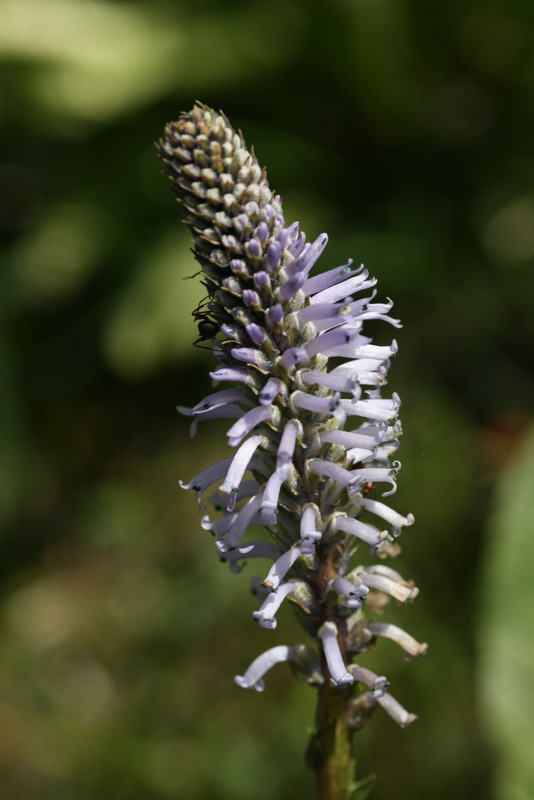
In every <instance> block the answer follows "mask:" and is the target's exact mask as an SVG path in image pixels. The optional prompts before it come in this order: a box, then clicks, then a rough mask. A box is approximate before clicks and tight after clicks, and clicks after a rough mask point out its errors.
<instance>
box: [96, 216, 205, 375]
mask: <svg viewBox="0 0 534 800" xmlns="http://www.w3.org/2000/svg"><path fill="white" fill-rule="evenodd" d="M195 263H196V262H195V261H194V260H193V258H192V256H191V253H190V250H189V240H188V236H187V234H186V233H185V230H184V231H183V233H182V231H179V232H178V233H176V234H171V235H170V236H168V237H166V238H165V239H163V240H162V241H161V242H159V243H158V244H157V245H155V247H154V248H153V250H152V252H151V253H150V256H149V258H148V259H147V260H146V262H144V263H143V264H142V265H141V266H140V268H139V270H138V272H137V275H135V276H134V277H133V278H132V280H131V282H130V283H129V284H128V287H127V289H126V290H125V292H124V295H123V296H122V297H121V298H120V300H119V302H118V304H117V306H116V308H115V309H114V311H113V313H112V315H111V317H110V319H109V322H108V325H107V328H106V330H105V332H104V341H103V346H104V352H105V354H106V356H107V359H108V360H109V362H110V364H111V365H112V366H113V367H114V369H115V370H116V371H117V372H119V373H121V374H123V375H127V376H141V375H146V374H147V373H149V372H151V371H152V370H153V369H154V368H156V367H157V366H158V365H159V364H161V363H162V362H165V361H170V360H172V359H174V358H176V356H180V355H183V353H184V352H185V351H188V352H192V347H191V343H192V342H193V341H195V339H197V338H198V330H197V326H196V324H195V321H194V319H193V317H192V314H191V312H192V311H193V309H194V308H195V307H196V306H197V305H198V303H199V302H200V301H201V300H202V298H203V297H205V295H206V290H205V289H204V287H203V286H202V284H201V282H200V277H195V278H191V279H190V280H188V278H190V277H191V276H192V275H193V274H194V272H195Z"/></svg>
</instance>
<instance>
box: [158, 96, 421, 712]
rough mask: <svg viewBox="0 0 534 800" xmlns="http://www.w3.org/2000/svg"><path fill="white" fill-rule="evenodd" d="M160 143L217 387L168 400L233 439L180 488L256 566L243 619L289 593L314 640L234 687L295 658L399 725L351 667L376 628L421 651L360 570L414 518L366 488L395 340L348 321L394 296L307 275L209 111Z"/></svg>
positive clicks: (267, 657) (375, 476)
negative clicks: (360, 694) (374, 612)
mask: <svg viewBox="0 0 534 800" xmlns="http://www.w3.org/2000/svg"><path fill="white" fill-rule="evenodd" d="M158 149H159V155H160V157H161V159H162V160H163V164H164V167H165V170H166V172H167V175H168V177H169V178H170V182H171V186H172V189H173V191H174V194H175V195H176V198H177V200H178V203H179V205H180V209H181V211H182V214H183V216H184V218H185V222H186V223H187V224H188V226H189V228H190V230H191V232H192V234H193V240H194V255H195V257H196V259H197V261H198V262H199V264H200V267H201V272H202V281H203V284H204V286H205V288H206V291H207V294H208V299H207V300H206V302H205V305H204V308H203V310H202V311H197V312H196V318H197V320H199V332H200V334H201V338H202V339H204V340H205V341H209V342H210V346H211V349H212V352H213V355H214V357H215V359H216V362H217V365H216V367H215V369H213V371H212V372H210V376H211V378H212V379H213V381H214V384H215V386H216V387H217V385H219V384H222V385H223V387H224V386H226V388H222V389H216V391H214V392H213V393H212V394H210V395H208V396H207V397H206V398H204V399H203V400H201V401H200V402H198V403H197V404H196V405H195V406H194V407H193V408H190V409H189V408H182V407H180V408H179V410H180V411H181V412H182V413H184V414H187V415H189V416H191V417H192V420H193V424H194V425H196V424H197V423H198V422H200V421H203V420H206V419H214V418H219V419H220V418H228V419H231V420H232V423H231V426H230V427H229V428H228V431H227V436H228V442H229V445H230V447H231V448H234V449H235V450H234V455H233V456H229V457H228V458H225V459H223V460H222V461H219V462H218V463H217V464H215V465H214V466H212V467H210V468H208V469H206V470H204V472H202V473H201V474H200V475H197V476H196V477H194V478H193V479H192V480H191V481H190V482H189V483H187V484H181V485H182V486H183V488H186V489H192V490H193V491H194V492H195V493H196V495H197V498H198V501H199V503H200V504H201V505H202V506H203V507H204V509H205V508H206V507H205V503H206V493H207V490H208V489H209V488H210V487H211V491H212V494H211V495H210V497H209V498H208V499H207V502H208V506H209V508H210V509H211V510H209V513H208V514H206V515H205V516H204V517H203V518H202V527H203V528H204V529H206V530H209V531H210V532H211V533H212V534H213V535H214V536H215V539H216V541H215V549H216V552H217V554H218V556H219V558H221V560H223V561H227V562H228V564H229V566H230V568H231V569H233V571H239V570H240V569H241V568H242V565H240V562H243V563H244V562H245V561H246V560H247V559H250V558H254V559H256V558H259V559H268V560H269V561H270V562H272V563H271V566H270V567H269V566H266V567H265V571H264V578H263V588H262V593H261V599H262V602H261V605H260V607H259V609H258V610H257V611H255V612H254V614H253V617H254V619H255V620H256V621H257V622H258V623H259V624H260V625H261V626H262V627H265V628H268V629H269V628H274V627H275V626H276V616H275V615H276V614H280V613H281V614H283V613H284V612H283V609H284V608H285V607H286V606H287V604H288V603H291V605H293V606H294V607H295V608H296V609H297V613H298V614H299V617H300V619H301V620H302V622H303V625H304V627H305V629H306V630H307V631H308V632H309V633H311V634H312V636H313V637H314V638H315V641H316V646H317V650H318V657H313V655H311V656H310V652H311V651H309V648H307V647H304V646H303V645H293V646H290V647H282V646H279V647H274V648H271V649H269V650H267V651H266V653H264V654H263V655H262V656H259V657H258V658H257V659H256V660H255V661H254V662H253V663H252V664H251V666H250V667H249V668H248V669H247V670H246V672H245V674H244V676H241V677H238V678H236V681H237V683H238V684H239V685H240V686H243V687H253V688H255V689H258V690H261V689H263V675H264V674H265V673H266V672H267V671H268V670H269V669H270V668H271V667H272V666H274V665H275V664H277V663H279V662H282V661H288V662H290V663H293V664H294V663H295V662H298V666H299V670H297V672H298V674H299V676H300V677H301V678H304V680H307V681H308V682H310V683H312V684H314V685H318V686H319V685H323V686H327V687H330V686H335V687H337V688H336V689H335V691H337V692H341V693H343V692H345V693H348V694H350V693H353V694H354V692H357V691H359V690H360V689H361V691H363V690H364V688H365V691H368V690H369V688H371V690H372V692H374V694H373V698H374V700H376V702H377V703H378V704H379V705H382V706H383V707H384V708H385V709H386V711H388V713H389V714H390V715H391V716H392V717H393V719H395V720H396V721H397V722H398V723H399V724H400V725H402V726H405V725H407V724H409V723H410V722H411V721H412V720H413V719H415V717H414V716H413V715H410V714H408V713H407V712H405V711H404V709H402V707H401V706H400V705H399V704H398V703H397V701H395V700H394V699H393V698H392V697H391V695H389V694H387V693H385V692H384V689H385V686H386V685H387V680H386V678H385V677H384V676H379V677H377V676H375V675H374V674H373V673H371V672H370V671H369V670H366V669H365V668H364V667H360V666H359V664H358V665H355V664H352V663H351V658H352V657H353V656H355V655H357V654H358V653H360V652H363V651H365V650H368V649H369V647H370V646H372V645H373V644H374V643H376V641H377V638H380V637H386V638H391V639H394V640H395V641H397V642H398V643H399V644H400V645H401V647H403V648H404V650H405V651H406V653H407V654H408V656H409V657H414V656H416V655H419V654H421V653H422V652H423V651H424V649H425V646H420V645H418V644H417V643H416V642H415V640H414V639H412V637H410V636H409V634H406V633H404V632H403V631H400V629H398V628H396V627H395V626H392V625H388V624H387V623H379V624H377V623H373V622H372V620H369V619H366V618H365V617H366V615H365V614H364V610H365V609H366V608H375V607H378V606H380V608H381V607H382V606H383V605H384V603H386V602H387V601H388V600H389V599H390V598H393V599H394V600H396V601H397V602H398V603H400V604H403V603H405V602H406V601H408V600H412V599H413V598H414V597H415V596H416V594H417V589H416V588H415V586H414V585H413V583H411V582H407V581H405V580H404V579H403V578H402V577H401V576H400V575H399V573H397V572H395V571H394V570H392V569H389V568H388V567H385V566H383V565H380V564H373V563H372V562H373V558H374V557H375V556H376V557H378V558H379V559H380V560H382V559H384V558H386V557H387V556H389V555H395V554H396V553H397V552H398V549H399V548H398V545H397V544H396V543H395V544H394V540H396V538H397V537H398V536H399V534H400V533H401V531H402V530H403V529H404V528H405V527H408V526H410V525H412V523H413V521H414V518H413V516H412V515H411V514H408V515H405V516H403V515H401V514H399V513H398V512H397V511H394V510H393V509H391V508H390V507H389V506H388V505H386V504H385V503H384V502H382V501H381V500H379V499H375V498H376V495H377V494H378V495H379V496H380V495H381V496H382V497H387V496H388V495H391V494H393V493H394V492H395V490H396V486H397V484H396V480H397V475H398V472H399V469H400V463H399V462H398V461H393V462H392V463H391V462H390V456H391V455H393V454H394V453H395V451H396V449H397V447H398V443H399V442H398V438H399V436H400V434H401V428H400V423H399V420H398V413H399V409H400V398H399V397H398V395H397V394H395V393H393V394H392V395H391V396H386V397H382V387H383V386H384V385H385V383H386V376H387V372H388V369H389V366H390V361H391V359H392V358H393V356H394V355H395V354H396V352H397V343H396V341H395V339H392V340H391V341H390V342H389V344H388V343H386V344H378V345H375V344H373V343H372V341H371V339H370V338H369V337H368V336H367V335H366V334H365V332H364V329H365V322H366V321H367V320H381V321H383V322H385V323H387V324H389V325H391V326H393V327H394V328H399V327H400V323H399V321H398V320H396V319H394V318H393V317H391V316H390V314H389V312H390V311H391V307H392V302H391V301H390V300H388V301H387V302H384V303H382V302H375V289H374V286H375V284H376V279H374V278H371V277H370V276H369V273H368V271H367V270H366V269H365V268H364V266H363V265H361V266H354V265H353V263H352V261H351V260H349V261H348V262H347V263H346V264H344V265H342V266H337V267H333V268H328V269H327V270H326V271H322V272H317V273H316V274H313V275H312V270H313V269H314V267H315V266H316V264H317V261H318V260H319V258H320V257H321V255H322V253H323V251H324V250H325V247H326V245H327V242H328V236H327V235H326V234H325V233H323V234H321V235H320V236H318V237H317V238H316V239H315V240H314V241H311V242H309V241H307V239H306V236H305V235H304V233H302V232H301V231H300V229H299V225H298V223H296V222H294V223H292V224H289V225H288V224H287V223H286V221H285V219H284V216H283V213H282V204H281V200H280V197H279V196H277V195H275V194H274V193H273V192H272V191H271V189H270V187H269V184H268V182H267V178H266V174H265V170H263V169H262V168H261V167H260V166H259V164H258V162H257V160H256V157H255V155H254V154H253V152H252V151H250V150H248V149H247V147H246V146H245V143H244V140H243V138H242V136H241V134H239V133H237V132H236V131H234V130H233V128H232V127H231V125H230V123H229V122H228V120H227V119H226V117H225V116H224V115H223V114H222V113H216V112H214V111H213V110H211V109H209V108H207V107H206V106H203V105H201V104H197V105H195V107H194V108H193V109H192V111H190V112H188V113H186V114H183V115H182V116H181V117H180V118H179V119H178V121H177V122H172V123H170V124H169V125H167V127H166V128H165V133H164V137H163V139H162V140H161V141H160V142H159V145H158ZM228 384H230V385H229V386H228ZM256 526H264V527H265V528H266V529H267V532H266V533H267V535H266V539H265V540H263V541H257V532H256V534H255V536H253V537H252V538H251V540H250V541H248V540H247V534H248V532H249V529H250V528H252V527H256ZM360 559H361V562H362V563H360ZM260 583H261V581H260ZM358 631H359V634H358ZM304 656H305V657H304ZM319 664H320V665H321V668H319ZM320 669H322V674H321V672H320ZM318 674H319V677H318ZM359 687H360V689H359Z"/></svg>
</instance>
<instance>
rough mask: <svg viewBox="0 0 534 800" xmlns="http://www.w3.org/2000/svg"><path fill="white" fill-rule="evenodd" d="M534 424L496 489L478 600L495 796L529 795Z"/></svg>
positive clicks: (532, 786) (517, 799)
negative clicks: (494, 762) (495, 767)
mask: <svg viewBox="0 0 534 800" xmlns="http://www.w3.org/2000/svg"><path fill="white" fill-rule="evenodd" d="M533 482H534V428H532V429H531V430H530V432H529V434H528V435H527V436H526V437H525V439H524V442H523V446H522V448H521V450H520V452H518V453H517V455H516V457H515V458H514V459H513V461H512V462H511V463H510V465H509V466H508V467H507V468H506V469H505V470H504V472H503V474H502V477H501V479H500V483H499V486H498V491H497V496H496V501H495V508H494V516H493V520H492V523H491V526H490V530H489V542H488V549H487V552H486V560H485V567H484V581H483V590H482V598H481V600H482V602H481V605H480V664H481V701H482V709H483V713H484V715H485V718H486V724H487V726H488V733H489V734H490V736H491V740H492V743H493V747H494V749H495V752H496V754H497V756H498V758H497V775H496V780H497V797H498V798H499V800H530V798H532V797H534V761H533V759H532V742H533V741H534V715H533V713H532V698H533V697H534V606H533V604H532V570H533V564H534V491H533Z"/></svg>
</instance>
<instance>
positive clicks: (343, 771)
mask: <svg viewBox="0 0 534 800" xmlns="http://www.w3.org/2000/svg"><path fill="white" fill-rule="evenodd" d="M346 703H347V689H344V690H339V689H336V688H334V687H332V686H329V685H328V683H327V682H325V685H324V686H321V687H320V689H319V691H318V697H317V716H316V737H317V749H316V754H317V773H316V774H317V797H318V800H348V797H349V787H350V785H351V783H352V781H353V779H354V759H353V756H352V741H353V732H352V731H351V730H350V729H349V724H348V719H347V708H346Z"/></svg>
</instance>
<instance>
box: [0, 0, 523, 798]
mask: <svg viewBox="0 0 534 800" xmlns="http://www.w3.org/2000/svg"><path fill="white" fill-rule="evenodd" d="M533 22H534V5H533V4H532V2H530V1H529V0H489V1H488V0H484V1H483V2H476V0H472V1H471V2H457V1H456V0H455V1H454V2H448V3H445V4H441V3H425V2H422V0H411V1H410V0H308V1H307V2H304V1H301V2H299V0H293V2H292V1H291V0H269V2H265V0H225V1H224V2H222V0H220V1H219V2H209V0H196V2H187V1H186V0H183V2H171V0H150V2H149V0H144V1H143V0H140V1H139V2H135V3H131V2H126V0H123V1H122V2H119V1H117V2H110V1H109V0H108V2H104V1H103V0H86V1H85V2H83V0H0V59H1V65H2V79H1V88H0V125H1V130H2V146H1V151H0V227H1V229H2V234H3V239H4V241H5V247H4V248H3V260H2V267H1V271H0V304H1V309H2V312H3V319H4V324H3V328H2V333H1V336H0V382H1V395H0V397H1V400H0V431H1V440H2V444H1V447H0V506H1V511H0V514H1V522H2V527H3V535H2V538H1V540H0V547H1V553H0V571H1V592H2V598H3V611H2V614H1V617H0V783H1V786H2V791H1V793H2V800H101V799H102V798H106V799H107V798H113V800H147V799H150V800H167V798H169V800H174V798H178V799H180V800H182V799H183V800H200V798H210V799H211V800H248V799H249V798H251V797H254V798H255V800H274V799H275V798H276V800H289V799H290V798H292V799H293V798H298V797H307V796H310V792H311V790H312V777H311V774H310V773H309V772H307V771H306V768H305V767H304V766H303V763H302V751H303V749H304V746H305V743H306V739H307V728H308V727H309V726H310V724H311V722H312V716H313V690H311V689H309V688H308V687H307V686H304V685H301V684H298V683H297V682H296V681H294V679H293V678H292V677H291V676H290V674H289V671H286V668H285V667H279V668H278V669H277V670H275V671H273V672H272V673H271V674H270V675H269V676H268V680H267V689H266V692H265V693H264V694H256V693H253V692H249V693H246V692H243V691H242V690H241V689H238V688H237V687H236V686H235V685H234V683H233V676H234V675H235V674H236V673H242V672H243V670H244V668H245V667H246V666H247V665H248V664H249V662H250V661H251V660H252V659H253V658H254V657H255V656H256V655H257V654H258V653H259V652H261V651H262V650H264V649H266V648H267V647H270V646H273V645H274V644H280V643H297V642H299V641H301V639H302V635H301V633H300V632H299V630H298V628H297V626H296V623H295V621H294V620H293V618H292V615H291V613H290V611H288V610H285V611H284V612H283V613H282V614H281V615H280V624H279V626H278V628H277V630H276V631H273V632H269V631H265V630H262V629H258V628H256V627H255V626H254V625H253V623H252V621H251V612H252V610H253V609H254V608H255V604H256V601H255V600H254V598H253V597H252V596H251V595H250V593H249V589H248V585H249V580H250V577H251V576H252V575H254V574H256V571H257V569H254V565H250V566H249V567H248V568H247V570H245V572H244V573H242V574H241V575H240V576H237V577H236V576H233V575H231V574H230V573H229V571H228V569H227V568H226V567H225V566H224V565H222V564H219V562H218V561H217V559H216V557H215V555H214V552H213V547H212V541H211V539H210V537H209V536H208V534H206V533H205V532H204V531H202V530H201V529H200V526H199V518H198V512H197V508H196V503H195V500H194V496H193V495H192V494H191V493H186V492H182V491H181V490H180V489H178V479H179V478H183V479H185V480H187V479H189V478H190V477H192V475H193V474H195V473H197V472H198V471H200V469H202V468H203V467H205V466H206V465H208V464H209V463H210V462H212V461H213V460H214V459H215V458H217V457H221V456H223V455H224V454H227V453H228V450H227V448H226V444H225V436H224V430H225V427H227V425H226V426H225V425H224V424H218V423H216V422H213V423H205V424H204V425H202V426H201V427H200V432H199V435H198V436H197V438H195V439H193V440H190V439H189V438H188V422H187V420H184V419H183V418H181V417H180V416H178V415H177V414H176V412H175V411H174V407H175V405H176V403H180V404H182V405H192V404H193V403H194V402H196V401H197V400H198V399H200V398H201V397H202V396H203V395H204V394H205V393H206V392H207V391H209V389H210V383H209V379H208V377H207V371H208V368H209V365H210V357H209V354H208V353H206V352H204V351H202V350H199V349H196V348H193V347H192V341H193V340H194V339H195V338H196V336H197V333H196V328H195V324H194V321H193V319H192V317H191V311H192V310H193V308H194V307H195V306H196V304H197V302H198V301H199V300H200V299H201V297H202V294H203V292H202V288H201V286H200V284H199V283H198V280H195V281H193V280H191V281H184V280H183V279H184V277H186V276H188V275H191V274H192V273H193V272H195V269H196V267H195V264H194V262H193V260H192V257H191V254H190V253H189V250H188V248H189V239H188V233H187V230H186V229H185V227H184V226H183V225H181V223H180V221H179V214H178V212H177V210H176V208H175V206H174V201H173V199H172V196H171V193H170V190H169V187H168V184H167V181H166V180H165V178H164V177H163V176H162V174H161V168H160V164H159V163H158V160H157V158H156V155H155V150H154V145H153V142H154V140H155V139H156V138H158V137H159V135H160V133H161V131H162V128H163V125H164V124H165V123H166V122H167V121H168V120H170V119H173V118H176V117H177V115H178V114H179V112H180V111H181V110H187V109H189V108H190V107H191V105H192V104H193V102H194V101H195V100H196V99H200V100H202V101H204V102H206V103H208V104H209V105H212V106H214V107H216V108H222V109H224V111H225V112H226V114H227V115H228V116H229V118H230V119H231V121H232V122H233V124H234V125H235V126H237V127H240V128H242V130H243V132H244V134H245V136H246V139H247V142H248V143H249V144H254V146H255V148H256V152H257V154H258V157H259V160H260V163H261V164H265V165H267V166H268V170H269V177H270V183H271V185H272V186H273V187H275V188H276V189H277V190H278V191H279V192H280V193H281V194H282V196H283V198H284V204H285V211H286V219H288V220H289V221H291V220H293V219H299V220H300V221H301V224H302V226H303V229H304V230H305V231H306V232H307V234H308V236H309V237H310V238H314V237H315V236H317V235H318V234H319V233H321V232H322V231H323V230H326V231H328V232H329V234H330V244H329V246H328V248H327V251H326V253H325V255H324V256H323V258H322V261H321V263H322V266H323V268H327V267H332V266H335V265H337V264H341V263H343V262H345V261H346V260H347V258H348V257H349V256H352V257H353V258H354V259H355V260H356V261H364V262H365V264H366V266H367V267H368V268H369V270H370V271H371V273H372V274H374V275H376V276H377V277H378V279H379V283H378V288H379V293H380V296H381V297H386V296H390V297H392V298H393V299H394V300H395V310H396V315H398V316H400V317H401V318H402V320H403V322H404V329H403V330H402V331H401V332H400V335H399V336H398V339H399V344H400V352H399V355H398V356H397V357H396V359H395V362H394V365H393V369H392V371H391V374H390V381H389V385H390V388H391V389H392V390H397V391H398V392H399V393H400V395H401V397H402V400H403V408H402V420H403V426H404V431H405V435H404V438H403V441H402V446H401V450H400V458H401V459H402V461H403V470H402V473H401V476H400V484H399V491H398V495H397V497H396V498H395V505H396V507H397V508H399V509H400V510H401V511H404V512H407V511H412V512H413V513H414V514H415V516H416V519H417V524H416V526H415V527H414V528H411V529H409V530H407V531H406V532H405V533H404V536H403V539H404V541H403V545H404V552H403V555H402V570H401V571H402V572H403V573H404V574H406V575H407V576H408V577H414V578H415V579H416V581H417V583H418V585H419V586H420V588H421V595H420V597H419V598H418V600H417V601H416V603H415V604H414V605H413V606H410V607H409V608H407V609H401V610H397V609H394V610H393V615H392V617H391V619H392V620H394V621H397V622H398V623H399V624H401V625H403V626H405V627H406V628H408V629H409V630H410V631H411V632H412V633H413V634H414V635H416V636H417V638H418V639H419V640H422V641H427V642H429V643H430V650H429V653H428V655H427V656H426V657H425V659H423V660H421V661H419V662H415V663H413V664H406V663H404V662H403V661H402V658H401V656H400V655H399V651H398V648H396V647H395V645H394V644H392V643H388V642H382V643H381V645H380V646H379V647H378V648H377V649H376V651H374V652H373V653H372V654H370V655H369V657H368V658H367V659H366V660H365V661H364V662H362V663H364V664H366V665H368V666H370V667H371V668H375V669H376V670H377V671H379V672H380V673H382V672H385V673H387V674H388V676H390V678H391V681H392V692H393V693H394V694H395V696H396V697H397V698H398V699H399V700H400V701H401V702H402V703H403V704H405V705H406V706H407V707H408V708H409V710H410V711H415V712H417V714H418V715H419V720H418V721H417V723H416V724H415V725H414V726H413V727H412V728H411V729H410V730H407V731H400V730H399V729H398V728H397V727H396V726H395V725H394V724H393V723H392V722H391V720H390V719H389V718H388V717H387V716H386V715H385V714H384V713H383V712H378V713H377V714H376V716H375V718H374V719H373V720H372V721H371V724H370V725H369V726H368V728H367V729H366V730H365V731H364V732H363V733H361V734H359V736H358V742H357V752H358V754H359V773H360V775H361V776H362V775H366V774H368V773H370V772H376V773H378V775H379V781H378V784H377V786H376V788H375V790H374V794H373V797H374V798H376V800H393V798H395V800H398V798H399V797H412V798H432V799H433V800H445V799H446V798H447V799H449V798H455V800H528V799H529V798H532V797H534V767H533V763H532V762H533V759H532V757H531V748H532V741H533V740H534V723H533V721H532V720H533V718H534V713H533V707H532V704H533V696H534V668H533V666H532V664H533V662H534V645H533V643H532V634H531V630H532V628H533V627H534V612H533V610H532V608H533V605H532V600H533V592H532V588H531V587H532V584H533V583H534V559H533V556H534V524H533V521H532V517H533V515H534V500H533V494H534V492H532V487H533V486H534V436H533V433H532V429H531V428H530V427H529V419H530V418H531V414H532V408H533V396H534V388H533V379H532V367H533V362H534V357H533V342H534V337H533V327H534V322H533V320H534V315H533V312H532V305H533V299H534V298H533V283H534V281H533V275H532V266H533V260H534V259H533V257H534V183H533V178H534V91H533V90H534V48H533V32H534V25H533ZM373 333H374V331H373ZM390 338H391V331H390V330H388V329H386V328H383V329H382V330H378V329H377V330H376V341H377V342H378V343H386V342H388V341H389V340H390ZM260 571H261V570H260ZM389 618H390V617H388V619H389ZM390 645H391V646H390Z"/></svg>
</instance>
